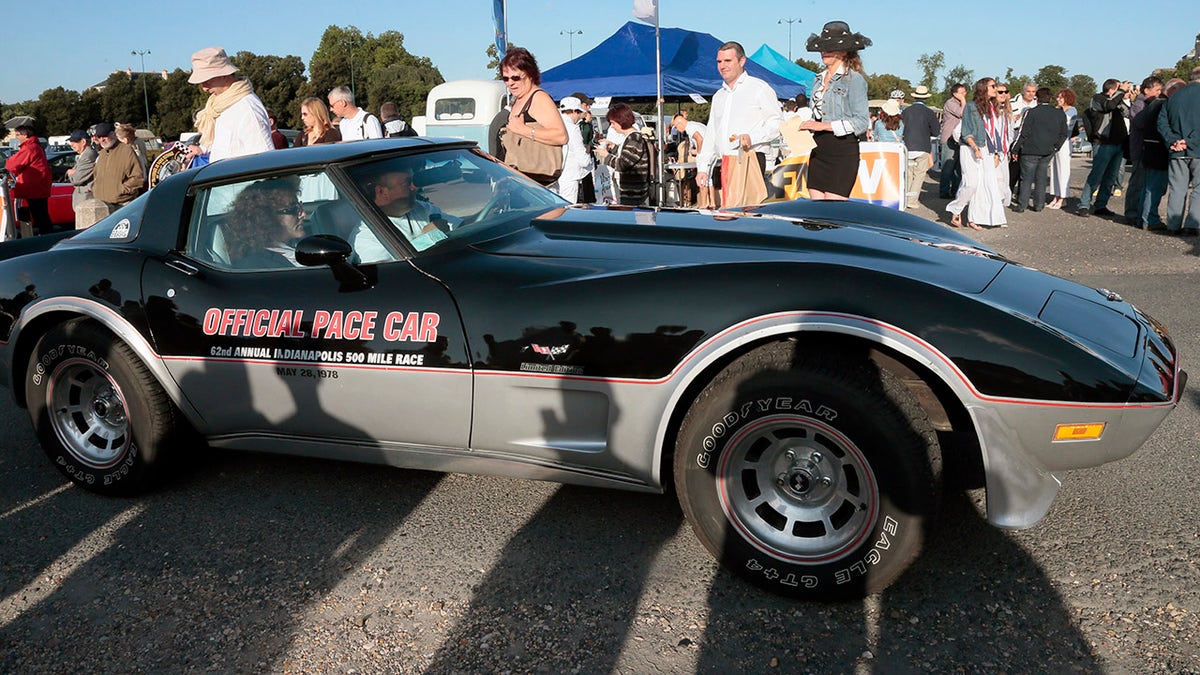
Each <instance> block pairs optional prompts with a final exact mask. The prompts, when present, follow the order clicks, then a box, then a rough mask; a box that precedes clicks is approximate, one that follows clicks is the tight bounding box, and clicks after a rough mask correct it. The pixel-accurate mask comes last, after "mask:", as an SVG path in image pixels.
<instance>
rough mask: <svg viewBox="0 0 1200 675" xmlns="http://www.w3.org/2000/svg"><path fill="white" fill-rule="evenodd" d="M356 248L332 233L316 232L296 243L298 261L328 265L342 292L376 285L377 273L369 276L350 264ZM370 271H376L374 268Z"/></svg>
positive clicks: (310, 264) (310, 265)
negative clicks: (375, 277)
mask: <svg viewBox="0 0 1200 675" xmlns="http://www.w3.org/2000/svg"><path fill="white" fill-rule="evenodd" d="M352 255H354V248H353V247H352V246H350V244H349V242H347V241H346V240H345V239H342V238H341V237H339V236H336V235H332V234H314V235H312V236H309V237H305V238H303V239H301V240H300V241H299V242H298V243H297V244H296V262H298V263H300V264H301V265H304V266H305V267H316V266H318V265H328V266H329V269H330V270H332V271H333V277H334V278H335V279H337V280H338V283H340V284H341V287H340V288H339V289H338V290H340V291H342V292H346V291H357V290H361V289H364V288H371V287H372V286H374V285H375V279H374V278H373V277H374V276H375V275H374V274H371V275H370V276H368V275H367V274H366V273H365V272H364V271H363V270H361V269H359V268H357V267H355V266H354V265H351V264H350V256H352ZM368 271H370V272H374V268H373V267H372V268H370V269H369V270H368Z"/></svg>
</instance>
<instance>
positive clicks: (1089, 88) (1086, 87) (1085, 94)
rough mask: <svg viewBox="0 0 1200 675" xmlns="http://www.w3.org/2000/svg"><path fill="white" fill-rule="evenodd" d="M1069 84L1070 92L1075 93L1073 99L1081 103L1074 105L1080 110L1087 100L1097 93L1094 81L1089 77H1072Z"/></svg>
mask: <svg viewBox="0 0 1200 675" xmlns="http://www.w3.org/2000/svg"><path fill="white" fill-rule="evenodd" d="M1070 84H1071V91H1073V92H1075V98H1076V99H1077V100H1079V101H1081V102H1082V103H1076V104H1075V105H1076V106H1077V107H1080V109H1081V110H1082V109H1083V107H1086V106H1087V101H1088V99H1090V98H1091V97H1092V96H1093V95H1095V93H1096V92H1097V91H1098V87H1096V81H1095V80H1093V79H1092V78H1091V76H1090V75H1072V76H1071V80H1070Z"/></svg>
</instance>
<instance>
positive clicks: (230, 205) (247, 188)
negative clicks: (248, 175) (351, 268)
mask: <svg viewBox="0 0 1200 675" xmlns="http://www.w3.org/2000/svg"><path fill="white" fill-rule="evenodd" d="M194 204H195V207H194V209H193V211H192V218H191V223H190V226H189V231H188V246H187V251H186V253H187V254H188V255H189V256H190V257H192V258H195V259H197V260H199V261H202V262H204V263H207V264H209V265H212V266H214V267H218V268H222V269H228V270H277V269H291V268H297V267H299V264H298V263H297V262H296V244H297V243H298V242H299V241H300V240H301V239H303V238H304V237H306V236H309V235H313V234H330V235H334V236H337V237H340V238H342V239H344V240H346V241H348V242H350V244H351V245H352V246H353V247H354V249H355V262H368V263H378V262H387V261H390V260H396V259H397V256H396V254H395V252H393V251H391V250H389V248H388V247H387V246H386V245H384V244H383V243H382V242H381V241H380V238H379V237H378V236H377V235H376V233H375V232H374V231H373V230H372V229H371V227H370V226H369V225H368V224H367V223H366V222H365V219H364V218H363V217H362V215H361V214H360V213H359V212H358V210H357V209H355V207H354V205H353V204H352V203H351V202H350V200H348V199H346V198H345V195H343V194H342V192H341V191H340V190H338V188H337V186H336V185H334V183H333V181H331V180H330V179H329V176H328V175H326V174H325V173H324V172H311V173H304V174H294V175H285V176H273V177H270V178H262V179H256V180H249V181H242V182H238V183H229V184H226V185H218V186H214V187H210V188H205V189H203V190H200V191H199V192H198V193H197V194H196V199H195V201H194Z"/></svg>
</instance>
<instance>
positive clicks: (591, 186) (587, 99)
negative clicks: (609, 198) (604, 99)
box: [569, 91, 596, 204]
mask: <svg viewBox="0 0 1200 675" xmlns="http://www.w3.org/2000/svg"><path fill="white" fill-rule="evenodd" d="M569 98H577V99H579V103H580V104H581V106H582V108H581V109H582V110H583V116H582V117H580V118H579V136H580V137H581V138H582V139H583V147H585V148H587V153H588V157H589V158H592V163H593V164H595V157H594V155H593V154H592V153H593V148H592V144H593V143H595V142H596V123H595V122H593V121H592V104H593V103H595V101H594V100H593V99H592V97H591V96H588V95H587V94H585V93H583V92H582V91H577V92H575V93H574V94H571V96H570V97H569ZM595 202H596V183H595V181H594V180H592V173H591V172H590V171H589V172H588V174H587V175H586V176H584V177H583V179H582V180H580V181H579V202H578V203H580V204H593V203H595Z"/></svg>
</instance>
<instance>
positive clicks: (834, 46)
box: [805, 21, 871, 52]
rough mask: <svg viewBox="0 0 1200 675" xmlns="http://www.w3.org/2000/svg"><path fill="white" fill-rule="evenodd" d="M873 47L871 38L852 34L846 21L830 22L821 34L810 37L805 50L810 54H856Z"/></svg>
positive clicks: (860, 34)
mask: <svg viewBox="0 0 1200 675" xmlns="http://www.w3.org/2000/svg"><path fill="white" fill-rule="evenodd" d="M870 46H871V38H869V37H867V36H865V35H863V34H862V33H851V32H850V24H848V23H846V22H845V21H830V22H829V23H827V24H825V27H824V28H822V29H821V34H820V35H817V34H816V33H813V34H812V35H809V36H808V43H807V44H806V45H805V49H807V50H808V51H810V52H856V51H859V50H860V49H865V48H866V47H870Z"/></svg>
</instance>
